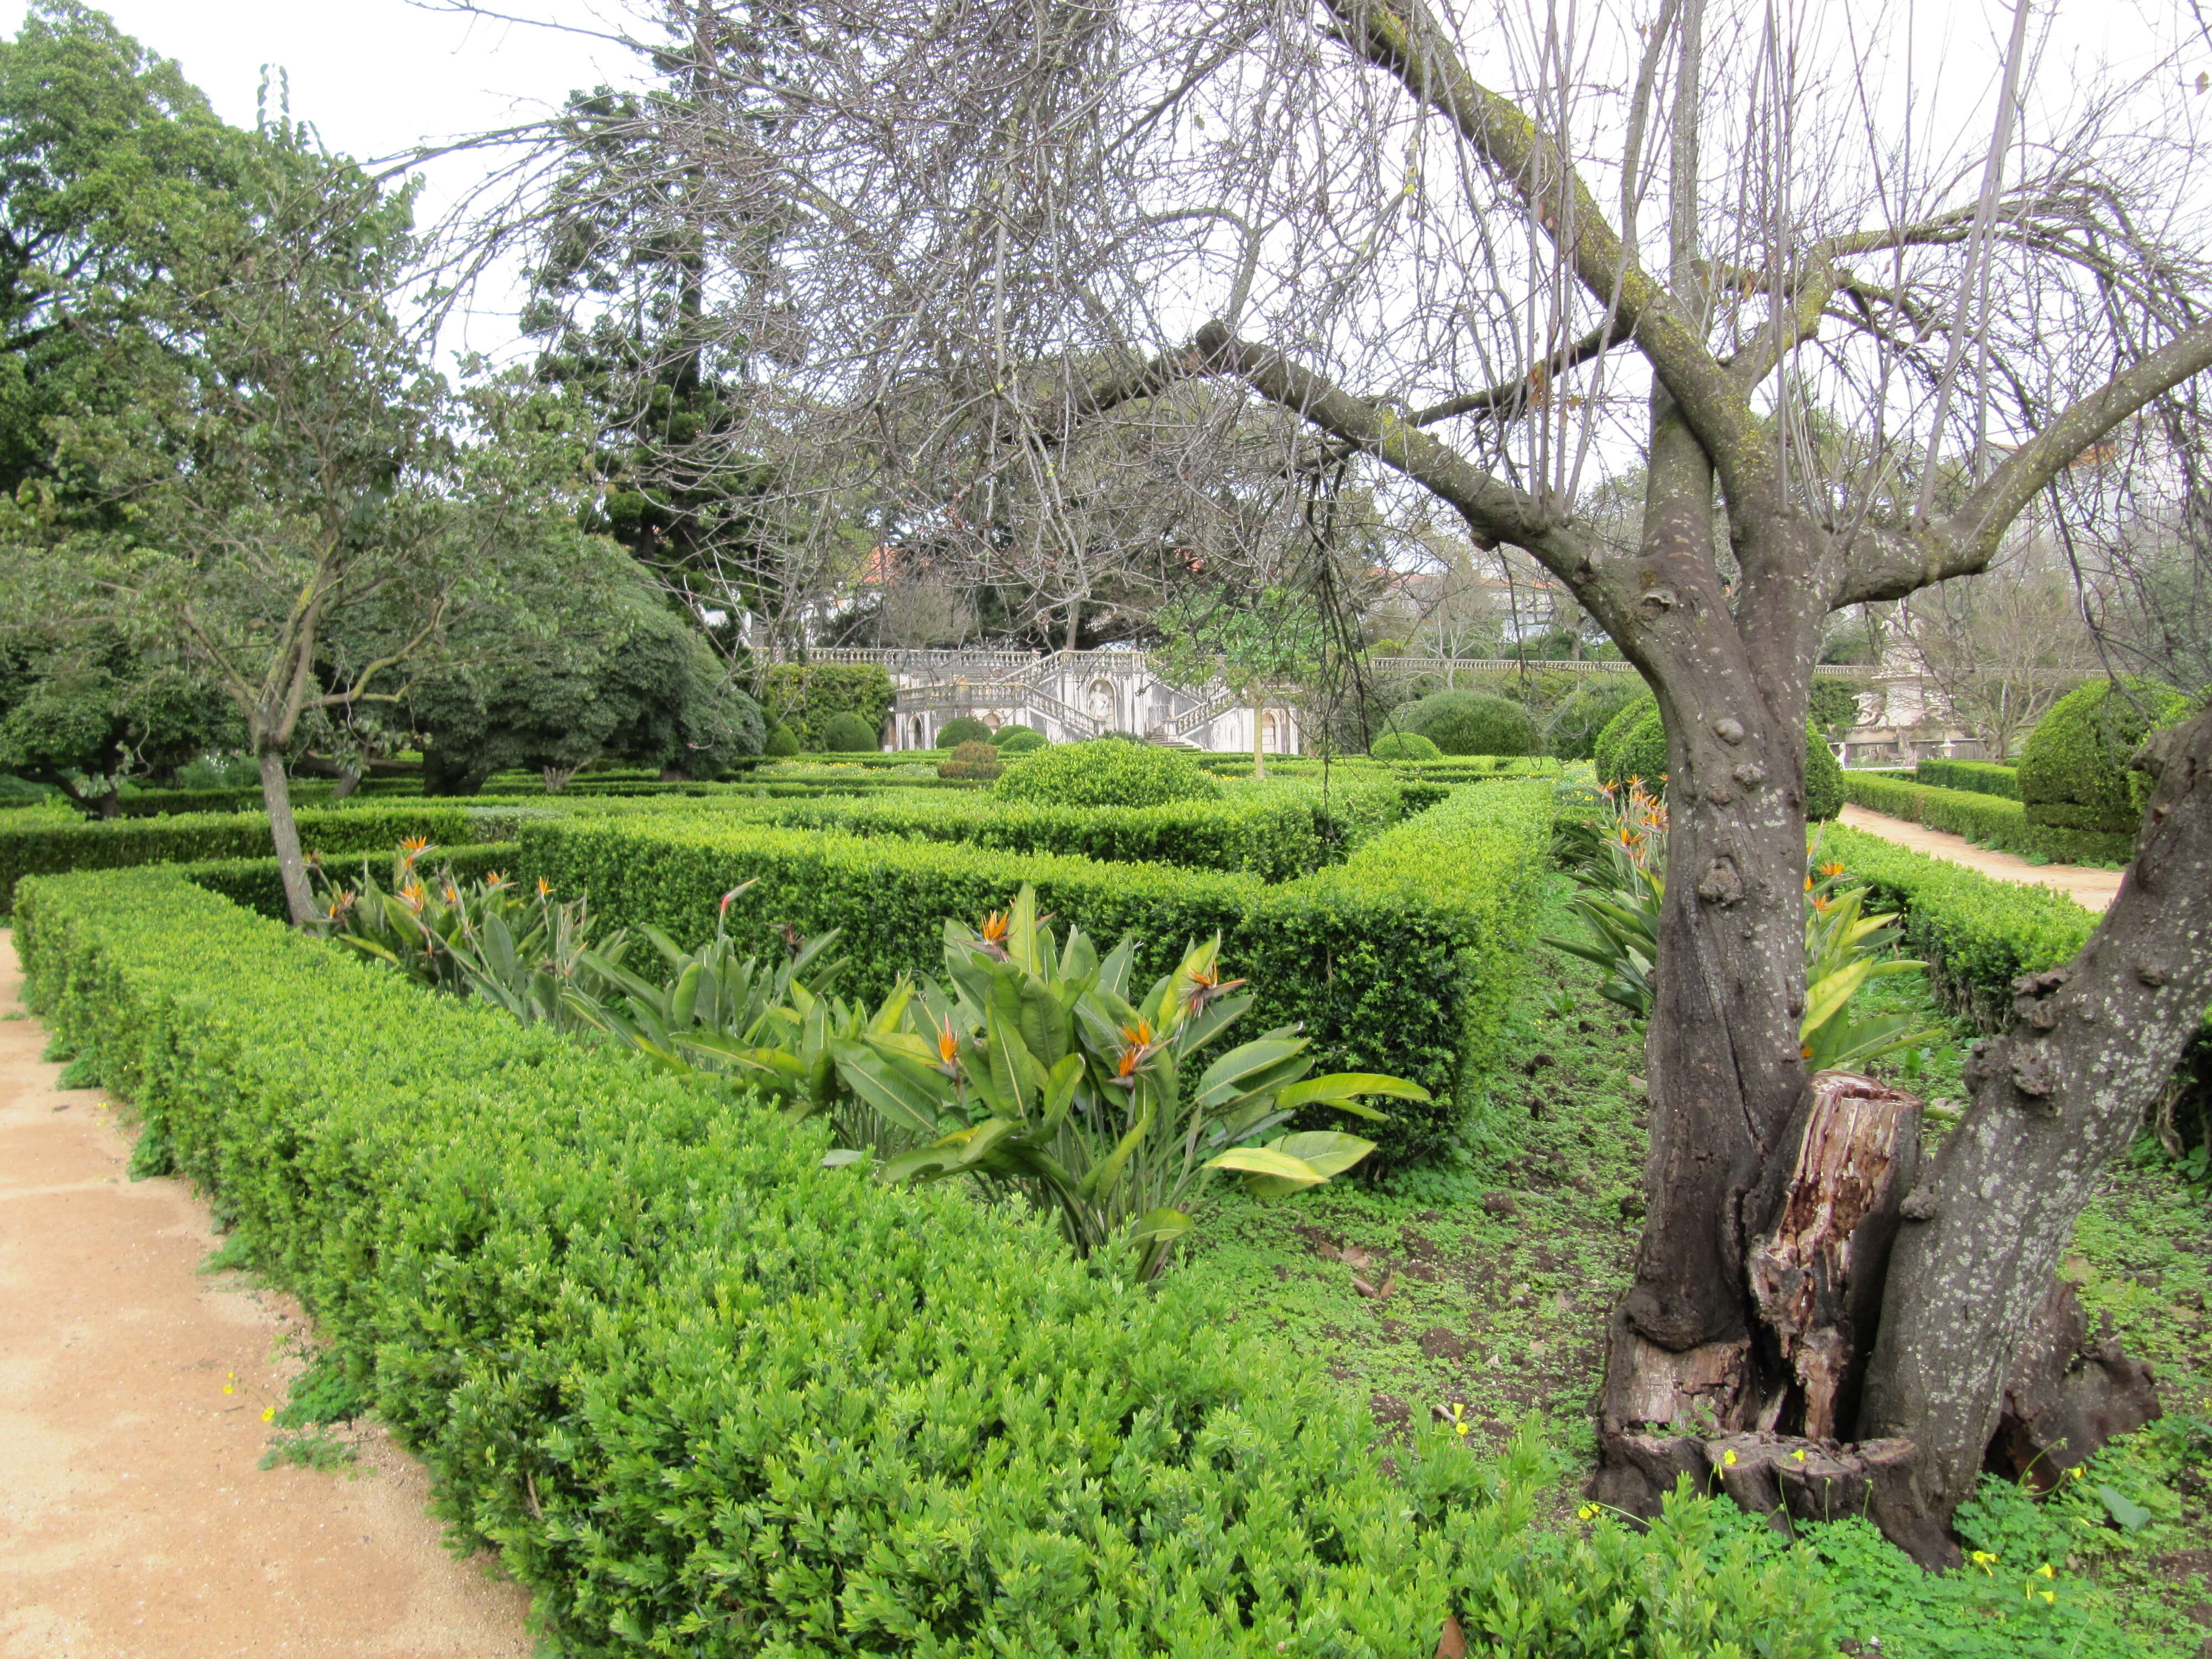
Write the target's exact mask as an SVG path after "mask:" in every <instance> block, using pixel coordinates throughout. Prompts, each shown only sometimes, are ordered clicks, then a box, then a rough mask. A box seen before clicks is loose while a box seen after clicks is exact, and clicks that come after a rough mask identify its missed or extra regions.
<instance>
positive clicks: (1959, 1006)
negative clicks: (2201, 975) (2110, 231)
mask: <svg viewBox="0 0 2212 1659" xmlns="http://www.w3.org/2000/svg"><path fill="white" fill-rule="evenodd" d="M1819 844H1820V853H1821V856H1822V857H1824V858H1826V857H1834V858H1837V859H1840V860H1842V861H1843V863H1844V865H1845V866H1847V867H1848V868H1849V870H1850V873H1851V874H1852V876H1853V877H1855V878H1857V879H1858V880H1860V881H1863V882H1864V883H1866V884H1867V885H1868V886H1869V888H1870V889H1871V890H1872V891H1873V901H1872V902H1871V903H1870V904H1869V908H1872V909H1890V908H1895V909H1901V910H1902V911H1904V913H1905V949H1906V951H1907V952H1908V954H1910V955H1912V956H1917V957H1925V958H1926V959H1927V961H1928V963H1929V980H1930V981H1931V983H1933V984H1934V986H1935V987H1936V990H1937V992H1938V994H1940V995H1941V996H1942V999H1943V1000H1944V1001H1945V1002H1946V1003H1947V1004H1948V1005H1949V1006H1951V1007H1953V1008H1954V1009H1956V1010H1957V1011H1958V1012H1961V1013H1964V1014H1966V1015H1967V1016H1968V1017H1969V1018H1972V1019H1973V1020H1974V1021H1975V1023H1976V1024H1979V1025H1981V1026H1982V1027H1983V1028H1984V1030H1996V1027H1997V1025H1998V1024H2001V1023H2002V1020H2003V1019H2004V1018H2006V1017H2007V1016H2008V1014H2009V1012H2010V1010H2011V1007H2012V994H2013V993H2012V982H2013V981H2014V980H2015V979H2017V978H2019V977H2020V976H2021V975H2022V974H2033V973H2036V972H2039V971H2040V970H2041V969H2045V968H2048V967H2051V966H2052V965H2053V964H2054V963H2061V962H2064V961H2067V960H2069V958H2070V957H2073V955H2074V954H2075V952H2076V951H2079V950H2080V949H2081V946H2082V944H2083V942H2084V941H2086V940H2087V939H2088V937H2089V935H2090V933H2092V932H2093V930H2094V929H2095V927H2096V925H2097V918H2096V917H2095V916H2094V915H2092V914H2091V913H2090V912H2089V911H2087V910H2086V909H2084V908H2082V907H2081V905H2079V904H2077V903H2075V902H2074V900H2073V899H2071V898H2069V896H2067V895H2065V894H2063V893H2062V892H2060V891H2059V890H2057V888H2055V887H2043V886H2032V885H2029V884H2027V883H2024V882H2017V881H2001V880H1998V879H1996V878H1994V877H1991V876H1985V875H1984V874H1982V873H1981V872H1979V871H1978V870H1969V869H1968V868H1967V867H1966V866H1965V865H1963V864H1954V863H1953V862H1952V861H1951V860H1948V859H1942V858H1935V857H1932V856H1930V855H1929V854H1926V853H1916V852H1914V851H1912V850H1911V848H1905V847H1899V845H1898V844H1897V843H1896V842H1892V841H1885V840H1883V839H1882V837H1881V836H1876V835H1872V834H1869V832H1867V831H1865V830H1863V829H1849V828H1846V827H1845V826H1844V825H1842V824H1829V825H1827V826H1826V827H1825V828H1823V829H1821V830H1820V843H1819Z"/></svg>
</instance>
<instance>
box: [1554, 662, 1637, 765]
mask: <svg viewBox="0 0 2212 1659" xmlns="http://www.w3.org/2000/svg"><path fill="white" fill-rule="evenodd" d="M1650 695H1651V694H1650V692H1649V691H1646V690H1644V681H1643V680H1642V678H1639V677H1638V676H1637V675H1634V674H1592V675H1591V676H1589V684H1586V685H1578V686H1577V687H1576V688H1575V689H1574V690H1572V691H1570V692H1569V693H1567V695H1566V696H1565V697H1564V698H1563V699H1561V700H1560V702H1559V708H1556V709H1555V710H1553V714H1552V726H1551V731H1550V732H1549V734H1548V741H1549V743H1550V744H1551V750H1552V752H1553V754H1555V755H1557V756H1558V757H1559V758H1560V759H1561V760H1589V759H1590V758H1591V757H1593V756H1594V755H1595V754H1596V753H1597V737H1598V733H1599V732H1602V731H1604V730H1605V728H1606V726H1607V723H1608V722H1610V721H1611V720H1612V719H1613V716H1614V715H1615V714H1619V713H1620V711H1621V710H1622V709H1624V708H1627V707H1628V705H1629V704H1630V703H1632V702H1635V701H1636V700H1637V699H1638V697H1648V696H1650Z"/></svg>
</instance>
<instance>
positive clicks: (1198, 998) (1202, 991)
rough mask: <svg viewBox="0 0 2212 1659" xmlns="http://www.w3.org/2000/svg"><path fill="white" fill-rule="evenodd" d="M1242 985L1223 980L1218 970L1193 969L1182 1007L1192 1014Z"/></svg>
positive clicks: (1237, 982)
mask: <svg viewBox="0 0 2212 1659" xmlns="http://www.w3.org/2000/svg"><path fill="white" fill-rule="evenodd" d="M1243 983H1244V981H1243V980H1241V979H1231V980H1225V979H1223V978H1222V977H1221V970H1220V969H1218V968H1197V969H1192V970H1191V975H1190V989H1188V991H1186V992H1184V993H1183V996H1182V1000H1183V1006H1184V1008H1185V1009H1186V1010H1187V1011H1188V1012H1191V1013H1196V1012H1199V1010H1200V1009H1201V1008H1203V1007H1205V1006H1206V1004H1207V1003H1209V1002H1212V1001H1213V1000H1215V999H1216V998H1217V997H1225V996H1227V995H1228V994H1230V993H1231V991H1233V990H1235V989H1236V988H1237V987H1238V986H1240V985H1242V984H1243ZM1139 1023H1141V1022H1139ZM1125 1035H1126V1033H1125Z"/></svg>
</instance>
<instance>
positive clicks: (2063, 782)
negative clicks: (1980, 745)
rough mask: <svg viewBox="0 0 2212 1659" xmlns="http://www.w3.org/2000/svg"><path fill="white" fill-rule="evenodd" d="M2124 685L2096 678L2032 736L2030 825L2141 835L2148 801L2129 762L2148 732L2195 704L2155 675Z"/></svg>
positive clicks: (2025, 777) (2026, 772)
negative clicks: (2139, 829) (2137, 786)
mask: <svg viewBox="0 0 2212 1659" xmlns="http://www.w3.org/2000/svg"><path fill="white" fill-rule="evenodd" d="M2124 685H2125V689H2124V690H2123V689H2121V688H2120V687H2118V686H2115V685H2114V684H2113V683H2112V681H2110V680H2093V681H2091V682H2090V683H2089V684H2087V685H2083V686H2078V687H2076V688H2075V690H2071V691H2069V692H2068V693H2067V694H2066V695H2065V696H2063V697H2061V698H2059V700H2058V701H2057V702H2056V703H2054V704H2052V705H2051V712H2050V713H2049V714H2045V716H2044V717H2043V718H2042V719H2041V720H2039V721H2038V722H2037V723H2036V727H2035V730H2034V731H2033V732H2030V733H2029V734H2028V738H2027V748H2026V749H2025V750H2023V751H2022V752H2021V758H2020V798H2021V802H2022V803H2023V804H2024V805H2025V806H2026V808H2027V821H2028V822H2029V823H2043V824H2049V825H2050V826H2051V827H2052V828H2053V829H2103V830H2108V831H2112V832H2114V833H2117V834H2119V835H2132V834H2134V833H2135V829H2136V824H2137V823H2138V822H2139V821H2140V820H2141V818H2142V800H2141V799H2139V798H2138V794H2137V792H2136V789H2135V788H2134V787H2131V781H2130V780H2131V775H2130V772H2129V771H2128V762H2129V760H2130V758H2132V757H2133V756H2134V754H2135V752H2136V749H2137V748H2139V747H2140V746H2141V745H2142V740H2143V738H2145V737H2146V736H2148V734H2149V733H2150V732H2152V731H2153V730H2154V729H2155V728H2156V727H2158V726H2163V725H2165V724H2166V723H2167V722H2168V721H2169V720H2173V719H2176V718H2179V715H2180V714H2183V713H2184V712H2185V711H2186V710H2187V708H2188V707H2189V702H2188V699H2187V698H2185V697H2183V696H2180V695H2179V693H2178V692H2176V691H2175V690H2173V689H2172V687H2171V686H2166V685H2160V684H2158V683H2157V682H2156V681H2154V680H2146V679H2136V678H2130V679H2129V680H2127V681H2126V682H2125V683H2124ZM2146 714H2148V718H2145V716H2146Z"/></svg>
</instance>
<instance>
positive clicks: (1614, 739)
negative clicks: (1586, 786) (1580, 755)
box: [1597, 700, 1667, 795]
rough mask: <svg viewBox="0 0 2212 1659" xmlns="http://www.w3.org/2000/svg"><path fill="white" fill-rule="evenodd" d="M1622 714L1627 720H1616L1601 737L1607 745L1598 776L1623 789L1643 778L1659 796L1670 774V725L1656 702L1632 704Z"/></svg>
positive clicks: (1600, 751)
mask: <svg viewBox="0 0 2212 1659" xmlns="http://www.w3.org/2000/svg"><path fill="white" fill-rule="evenodd" d="M1622 714H1623V715H1625V716H1626V719H1621V718H1619V717H1616V719H1615V720H1613V721H1611V722H1609V723H1608V724H1607V726H1606V728H1605V731H1604V732H1601V734H1600V736H1601V738H1604V739H1605V742H1604V743H1603V744H1602V745H1601V747H1600V748H1599V750H1598V760H1597V775H1598V777H1599V779H1600V781H1602V782H1606V783H1610V784H1615V785H1621V786H1626V783H1627V782H1628V781H1629V780H1630V779H1631V778H1641V779H1643V780H1644V787H1645V788H1646V789H1648V790H1650V792H1651V793H1653V794H1655V795H1656V794H1658V793H1662V789H1663V788H1664V783H1663V780H1664V779H1665V777H1666V775H1667V725H1666V722H1665V721H1664V720H1662V719H1661V718H1660V714H1659V705H1658V703H1657V702H1656V700H1655V701H1652V702H1648V703H1638V704H1632V705H1631V706H1630V707H1629V708H1626V709H1624V710H1623V711H1622Z"/></svg>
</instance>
